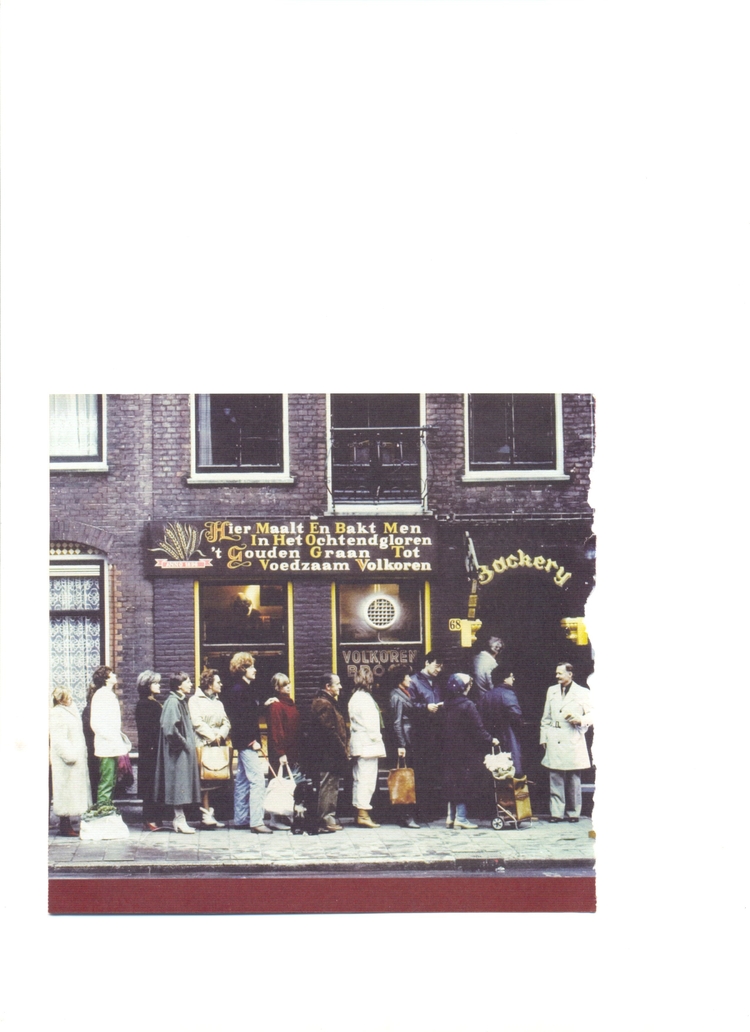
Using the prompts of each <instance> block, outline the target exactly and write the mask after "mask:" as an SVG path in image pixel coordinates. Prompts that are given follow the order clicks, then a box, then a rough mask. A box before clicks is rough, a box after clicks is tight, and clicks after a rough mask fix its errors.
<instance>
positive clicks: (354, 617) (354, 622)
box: [338, 581, 422, 662]
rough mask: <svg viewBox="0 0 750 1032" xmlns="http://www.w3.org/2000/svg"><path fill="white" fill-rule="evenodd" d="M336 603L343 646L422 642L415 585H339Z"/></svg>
mask: <svg viewBox="0 0 750 1032" xmlns="http://www.w3.org/2000/svg"><path fill="white" fill-rule="evenodd" d="M338 600H339V642H340V644H342V645H355V644H357V645H360V644H364V643H372V644H377V643H380V642H383V643H389V644H391V643H393V644H402V643H403V644H408V643H420V642H421V641H422V587H421V585H420V584H419V583H418V582H417V581H405V582H403V583H400V584H340V585H339V588H338ZM396 662H398V660H396Z"/></svg>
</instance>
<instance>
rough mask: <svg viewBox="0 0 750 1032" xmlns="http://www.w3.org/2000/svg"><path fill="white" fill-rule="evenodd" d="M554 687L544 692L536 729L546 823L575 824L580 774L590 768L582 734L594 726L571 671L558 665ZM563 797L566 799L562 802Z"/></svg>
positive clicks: (583, 690) (587, 701)
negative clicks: (544, 775)
mask: <svg viewBox="0 0 750 1032" xmlns="http://www.w3.org/2000/svg"><path fill="white" fill-rule="evenodd" d="M555 677H556V678H557V684H553V685H552V687H551V688H548V689H547V700H546V702H545V705H544V714H543V716H542V724H541V729H540V738H539V740H540V742H541V743H542V745H543V746H544V758H543V760H542V765H543V766H544V767H547V768H548V769H549V794H550V800H549V810H550V821H552V823H553V824H554V823H557V822H559V821H561V820H562V819H563V815H564V816H565V820H566V821H571V822H572V823H576V822H577V821H578V819H579V817H580V816H581V775H580V771H582V770H586V769H587V768H588V767H590V766H591V760H590V759H589V750H588V746H587V745H586V731H587V730H588V728H590V727H591V725H592V724H593V723H594V719H593V717H592V715H591V702H590V699H591V692H590V691H589V689H588V688H583V687H582V686H581V685H580V684H576V683H575V682H574V681H573V667H572V666H571V665H570V663H560V664H559V665H558V667H557V670H556V671H555ZM566 797H567V798H566Z"/></svg>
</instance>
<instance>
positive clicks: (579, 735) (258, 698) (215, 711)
mask: <svg viewBox="0 0 750 1032" xmlns="http://www.w3.org/2000/svg"><path fill="white" fill-rule="evenodd" d="M501 649H502V642H501V641H500V639H499V638H494V639H490V646H489V650H488V652H487V655H486V656H485V657H484V658H482V659H481V661H478V663H477V666H478V667H479V669H480V672H481V676H482V678H483V679H484V680H483V684H484V688H483V690H479V689H478V687H477V685H476V682H475V679H474V677H472V676H471V675H469V674H466V673H460V672H459V673H454V674H452V675H451V676H450V677H448V679H447V681H446V682H445V684H444V686H442V687H441V685H440V683H439V677H440V674H441V672H442V669H443V666H444V659H443V657H442V656H441V655H440V654H439V653H437V652H430V653H428V654H427V655H426V656H425V659H424V664H423V666H422V668H421V669H420V670H418V671H416V672H412V671H411V670H410V668H409V667H407V666H404V665H401V666H394V667H393V668H392V669H391V670H390V672H389V679H390V681H389V685H388V696H387V706H385V707H384V708H383V709H381V706H380V705H379V703H378V701H376V699H375V697H374V695H373V691H372V688H373V685H372V678H369V679H367V678H362V679H361V680H359V681H358V682H357V683H356V684H355V690H354V691H353V693H352V694H351V697H350V699H349V702H348V705H347V707H346V710H344V708H343V706H342V705H341V704H340V695H341V688H342V686H341V680H340V678H339V677H338V675H337V674H335V673H333V672H329V673H326V674H325V675H323V677H322V678H321V681H320V687H319V690H318V692H317V694H316V696H315V698H314V699H313V700H312V704H311V707H310V714H309V717H310V719H309V726H308V728H307V733H306V735H305V736H304V737H303V734H302V722H301V719H300V713H299V710H298V708H297V706H296V704H295V702H294V699H293V697H292V694H293V687H292V684H291V681H290V679H289V677H288V676H287V675H286V674H284V673H277V674H275V675H274V676H273V678H272V679H271V683H270V685H268V686H266V685H259V684H256V675H257V670H256V667H255V660H254V657H253V655H252V654H251V653H250V652H244V651H243V652H238V653H236V654H235V655H234V656H233V657H232V659H231V661H230V673H231V674H232V676H233V678H234V683H233V685H232V687H231V688H230V689H229V690H228V691H227V692H226V693H223V685H222V681H221V677H220V675H219V672H218V671H217V670H214V669H206V670H204V671H203V673H202V674H201V677H200V682H199V685H198V686H197V687H196V689H195V692H193V683H192V680H191V677H190V675H189V674H188V673H187V672H185V671H180V672H177V673H174V674H172V676H171V677H170V681H169V688H170V691H169V694H168V695H167V696H166V698H165V699H164V700H163V701H162V691H161V675H160V674H159V673H157V672H156V671H153V670H145V671H144V672H143V673H142V674H140V675H139V677H138V682H137V687H138V695H139V699H138V703H137V706H136V712H135V719H136V727H137V730H138V749H139V764H138V788H139V794H140V795H141V798H142V800H143V815H142V819H143V829H144V831H150V832H156V831H161V830H167V829H165V828H164V824H163V822H166V821H170V822H171V828H172V830H173V831H175V832H177V833H180V834H194V833H195V828H194V827H192V826H191V824H190V823H189V822H188V816H187V815H186V813H185V809H186V807H189V808H192V809H193V812H196V811H197V812H200V814H201V818H200V825H201V827H202V828H204V829H206V830H209V829H215V828H221V827H224V826H225V823H224V822H222V821H219V820H218V819H217V818H216V815H215V812H214V807H212V806H211V805H210V794H211V792H212V791H215V790H216V789H217V788H219V787H220V786H221V785H222V784H227V782H229V781H231V782H232V793H233V817H234V819H233V822H232V823H233V827H234V828H247V829H249V830H250V831H251V832H253V833H255V834H271V833H272V831H274V830H288V829H289V828H290V827H291V824H292V821H291V818H290V817H289V816H288V815H286V817H279V816H278V815H274V814H271V815H270V817H269V819H268V821H267V819H266V812H265V806H264V800H265V793H266V778H267V775H268V773H269V767H270V774H271V776H276V775H277V774H284V773H285V774H286V776H287V777H290V778H293V779H295V778H296V779H297V780H299V781H302V780H303V779H304V780H305V781H306V783H308V784H311V785H313V786H314V794H313V801H314V806H315V809H316V811H317V812H316V814H315V817H316V818H317V827H316V830H317V831H318V832H319V833H328V834H331V833H334V832H336V831H341V830H342V829H343V825H342V823H341V820H340V818H339V815H338V812H337V811H338V807H339V799H340V794H341V789H342V785H343V784H344V780H345V779H346V778H347V777H348V775H351V784H352V796H351V805H352V807H353V809H354V811H355V819H354V823H355V825H356V826H357V827H360V828H378V827H380V824H379V823H378V822H376V821H375V820H374V819H373V816H372V810H373V798H374V796H375V793H376V789H377V782H378V770H379V768H380V765H381V761H382V760H383V759H385V758H386V757H390V759H391V760H392V761H393V764H394V765H402V764H403V765H404V766H407V767H409V768H411V769H413V771H414V779H415V796H416V801H415V803H414V804H411V803H407V804H406V805H402V806H394V807H392V812H391V816H392V818H393V819H395V820H396V821H397V822H398V823H400V824H401V825H402V826H403V827H405V828H409V829H415V830H416V829H419V828H420V827H422V825H423V824H425V823H429V822H431V821H434V820H436V819H440V820H442V818H443V816H444V817H445V826H446V827H447V828H449V829H455V830H472V829H475V828H477V827H478V825H477V824H476V823H474V822H473V821H472V820H471V818H470V817H469V815H468V807H469V806H470V805H472V803H473V802H474V801H475V800H476V792H475V789H476V786H477V784H478V783H479V782H480V781H481V779H482V778H483V777H486V771H485V770H484V769H483V757H484V755H485V754H486V753H488V752H490V751H491V750H493V749H500V750H501V751H503V752H507V753H510V755H511V757H512V761H513V766H514V768H515V774H516V776H517V777H518V776H520V775H521V774H522V773H523V769H524V763H523V757H522V751H521V741H520V734H519V733H520V729H521V728H522V727H523V726H524V723H525V721H524V718H523V713H522V710H521V706H520V704H519V701H518V696H517V694H516V692H515V690H514V681H515V678H514V674H513V671H512V669H510V666H509V665H508V664H507V663H505V662H503V660H502V658H498V655H499V653H500V651H501ZM482 655H483V654H480V656H482ZM555 676H556V684H554V685H552V686H551V687H550V688H549V689H548V691H547V697H546V703H545V708H544V713H543V716H542V720H541V727H540V741H541V744H542V745H543V747H544V751H545V754H544V758H543V759H542V761H541V762H542V764H543V766H545V767H546V768H548V770H549V772H550V814H551V817H550V820H551V821H552V822H558V821H561V820H563V819H564V820H568V821H572V822H575V821H577V820H578V819H579V817H580V813H581V778H580V771H581V770H583V769H585V768H588V767H590V765H591V761H590V759H589V755H588V748H587V745H586V731H587V729H588V728H589V727H590V726H591V725H592V723H593V718H592V713H591V704H590V692H589V689H587V688H584V687H582V686H580V685H577V684H576V683H575V682H574V680H573V668H572V666H571V665H570V664H569V663H561V664H559V665H558V667H557V669H556V674H555ZM487 685H489V686H487ZM116 688H117V675H116V674H115V672H114V671H113V670H112V669H111V668H110V667H106V666H102V667H98V668H97V669H96V670H95V671H94V673H93V675H92V692H91V694H90V705H89V706H87V709H86V710H85V711H84V719H83V721H82V719H81V717H79V715H78V711H77V709H76V707H75V706H74V705H73V703H72V699H71V695H70V693H69V692H68V691H67V690H66V689H64V688H56V689H55V691H54V692H53V708H52V712H51V716H50V762H51V773H52V786H53V808H54V811H55V813H56V814H57V815H58V816H59V817H60V834H61V835H75V834H77V832H76V831H75V829H74V828H73V827H72V823H71V818H72V817H75V816H80V815H81V814H82V813H84V812H85V811H86V810H87V809H89V807H90V806H91V803H92V789H91V784H92V779H91V777H90V773H89V771H90V760H91V755H90V753H91V751H92V750H91V749H88V748H87V740H86V734H85V732H86V726H85V724H86V723H87V722H88V723H90V731H91V735H92V736H93V740H92V745H93V753H94V757H95V760H96V773H97V775H98V786H97V790H96V806H97V807H98V808H101V807H105V808H106V807H108V806H111V804H112V797H113V792H114V788H115V784H116V780H117V771H118V763H119V762H120V759H121V758H123V757H124V758H125V759H126V760H127V755H128V753H129V752H130V748H131V746H130V741H129V739H128V738H127V736H126V735H125V734H124V732H123V731H122V727H121V716H120V704H119V699H118V698H117V691H116ZM381 698H382V696H381ZM347 718H348V719H347ZM262 724H265V725H266V728H267V734H266V748H267V752H266V749H264V742H263V735H262V732H261V725H262ZM212 747H220V748H221V749H223V753H222V755H226V756H228V760H227V761H226V762H227V769H226V772H225V774H223V775H222V777H225V778H226V780H225V781H222V780H217V779H216V778H215V775H211V771H208V770H206V769H205V768H204V770H203V773H204V775H206V776H204V778H203V779H202V778H201V759H200V758H201V755H202V750H203V749H211V748H212ZM233 750H234V752H236V769H235V770H234V772H233V771H232V760H231V758H232V752H233ZM128 763H129V761H128ZM209 775H211V776H209ZM308 802H309V800H308ZM480 805H481V804H480Z"/></svg>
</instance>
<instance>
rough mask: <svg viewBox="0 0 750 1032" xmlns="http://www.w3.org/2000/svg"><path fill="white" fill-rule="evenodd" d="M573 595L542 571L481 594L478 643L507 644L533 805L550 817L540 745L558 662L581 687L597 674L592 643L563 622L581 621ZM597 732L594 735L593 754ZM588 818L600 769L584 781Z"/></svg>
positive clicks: (517, 573) (518, 574)
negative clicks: (488, 640) (496, 638)
mask: <svg viewBox="0 0 750 1032" xmlns="http://www.w3.org/2000/svg"><path fill="white" fill-rule="evenodd" d="M570 605H571V602H570V596H569V595H568V594H567V593H566V592H565V591H564V590H563V589H561V588H559V587H558V586H557V585H556V584H555V583H554V582H553V581H552V580H551V579H547V578H544V577H540V576H539V575H538V573H537V571H534V570H525V569H516V570H507V571H505V572H504V573H503V574H502V576H501V577H497V578H495V580H494V581H493V582H492V583H491V584H488V585H486V586H485V587H483V588H481V589H480V595H479V608H478V613H477V615H478V616H479V618H480V619H481V621H482V627H481V631H480V633H479V637H478V640H477V645H478V647H479V648H481V647H482V645H483V644H484V642H485V641H486V638H487V637H488V636H489V635H494V634H496V635H499V637H500V638H502V640H503V642H504V648H503V651H502V653H501V656H500V659H501V661H503V662H504V661H507V662H508V663H509V664H510V666H511V667H512V670H513V673H514V675H515V685H514V688H515V691H516V694H517V696H518V701H519V704H520V706H521V709H522V711H523V715H524V718H525V721H526V726H525V727H524V728H523V729H522V734H521V739H522V742H521V744H522V749H523V757H524V768H525V771H526V773H527V774H528V776H529V778H530V779H531V780H533V781H534V782H535V785H534V787H533V788H532V805H534V808H535V812H541V813H546V812H548V807H549V794H548V784H549V781H548V774H547V772H546V769H545V768H544V767H543V766H542V764H541V759H542V756H543V749H542V747H541V746H540V745H539V723H540V721H541V718H542V714H543V712H544V702H545V699H546V695H547V689H548V688H549V686H550V685H552V684H554V683H555V668H556V667H557V664H558V663H571V664H572V665H573V677H574V679H575V681H576V682H577V683H578V684H581V685H584V686H588V677H589V675H590V674H591V672H592V670H593V661H592V650H591V645H590V644H589V643H587V644H585V645H580V644H577V643H576V641H575V640H572V639H571V638H570V637H568V635H569V633H570V632H569V629H568V627H566V626H564V625H563V624H562V621H563V620H565V619H569V618H571V617H575V616H578V615H582V614H579V613H577V612H575V613H573V612H569V611H568V609H569V607H570ZM592 739H593V731H590V732H589V735H588V741H589V749H591V742H592ZM583 782H584V785H585V786H586V789H585V792H584V814H590V812H591V802H592V800H591V797H592V794H593V782H594V769H593V768H592V769H591V770H590V771H587V772H586V773H585V774H584V776H583Z"/></svg>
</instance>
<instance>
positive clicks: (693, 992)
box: [0, 0, 750, 1032]
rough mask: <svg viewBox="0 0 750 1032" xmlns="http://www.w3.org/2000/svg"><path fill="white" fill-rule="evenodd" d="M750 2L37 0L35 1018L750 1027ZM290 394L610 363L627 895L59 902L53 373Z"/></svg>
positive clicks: (27, 440)
mask: <svg viewBox="0 0 750 1032" xmlns="http://www.w3.org/2000/svg"><path fill="white" fill-rule="evenodd" d="M747 30H748V24H747V8H746V5H745V4H742V3H731V2H721V0H713V2H711V3H708V2H690V0H687V2H680V3H676V2H671V0H669V2H667V0H649V2H648V3H644V2H631V3H623V2H619V0H613V2H603V0H600V2H598V3H594V2H591V0H580V2H573V0H549V2H539V0H493V2H485V0H456V2H452V0H418V2H412V0H322V2H321V0H266V2H254V0H245V2H243V3H235V2H231V0H224V2H221V0H217V2H215V3H211V4H209V3H195V2H191V0H182V2H180V3H176V2H167V0H148V2H138V0H131V2H129V3H127V4H125V3H115V2H112V0H95V2H88V3H87V2H73V0H55V2H41V0H4V3H3V9H2V50H3V53H2V66H3V88H2V101H1V103H2V133H3V147H2V152H3V153H2V164H3V169H2V206H3V211H2V222H3V229H2V250H3V254H2V259H3V260H2V277H3V314H2V323H3V325H2V331H3V382H2V388H3V413H2V416H3V433H2V449H3V453H2V463H3V466H2V469H3V490H2V533H3V570H2V576H3V595H2V618H3V626H2V657H1V660H0V662H1V664H2V692H3V709H2V713H3V719H2V736H3V747H2V751H1V753H0V756H1V760H2V764H3V770H2V778H3V782H2V783H3V788H4V792H3V796H4V807H3V809H4V814H3V818H4V819H3V832H4V834H3V843H4V844H3V846H2V849H1V852H2V862H3V878H4V880H3V883H2V884H3V888H2V916H3V918H4V927H5V928H6V934H5V936H4V937H3V938H4V941H5V944H6V947H7V948H6V951H5V959H4V966H5V970H4V973H5V974H6V976H8V977H7V979H6V988H5V993H4V998H3V1009H4V1011H5V1017H6V1020H7V1022H8V1028H20V1027H22V1026H23V1027H32V1028H35V1027H39V1023H40V1022H49V1024H50V1025H51V1026H52V1025H54V1026H55V1027H56V1028H58V1029H60V1030H61V1032H67V1030H69V1029H70V1030H73V1029H75V1030H81V1029H84V1030H88V1029H92V1030H93V1029H98V1028H103V1027H106V1028H107V1029H109V1030H111V1032H121V1030H123V1032H124V1030H125V1029H128V1030H130V1029H131V1028H135V1029H139V1030H143V1032H151V1030H157V1029H159V1030H163V1029H172V1028H180V1029H184V1030H186V1032H188V1030H189V1032H192V1030H193V1029H196V1030H198V1029H201V1030H204V1029H205V1028H206V1027H210V1026H211V1025H215V1024H218V1023H226V1022H231V1023H235V1022H237V1021H238V1020H241V1021H242V1024H247V1025H248V1026H251V1025H252V1026H255V1027H258V1026H259V1025H262V1026H263V1027H264V1028H273V1027H278V1026H280V1025H281V1026H285V1027H290V1028H291V1027H294V1028H298V1029H302V1030H304V1032H318V1030H326V1032H328V1030H338V1029H347V1030H350V1029H353V1030H356V1032H374V1030H376V1029H377V1030H379V1032H380V1030H389V1032H390V1030H393V1032H401V1030H405V1029H409V1030H410V1032H449V1030H450V1032H456V1030H460V1032H463V1030H467V1032H485V1030H495V1029H497V1028H503V1029H507V1030H508V1032H671V1030H679V1032H693V1030H696V1032H697V1030H699V1029H700V1030H703V1029H721V1030H722V1032H730V1030H733V1029H739V1028H745V1027H746V1025H747V1007H746V1003H745V994H744V978H745V970H746V958H745V955H744V954H745V935H744V934H741V932H742V933H746V931H747V922H746V913H747V909H746V906H747V890H746V879H745V878H744V877H741V875H744V873H745V871H746V853H745V849H744V843H745V842H746V839H747V823H746V822H747V808H746V807H744V806H743V805H741V804H740V801H739V799H738V798H737V789H738V786H739V773H740V772H739V759H740V757H742V759H743V760H744V759H745V757H746V735H743V734H742V728H743V722H744V716H745V708H746V707H745V704H744V697H745V694H746V692H745V690H744V679H745V671H744V669H743V667H742V665H741V664H740V663H739V662H737V660H738V659H739V656H740V648H739V647H738V646H740V644H741V643H742V644H744V642H745V641H746V639H747V632H746V621H745V609H746V607H745V606H744V599H745V597H746V594H747V588H746V585H747V583H748V557H747V552H746V545H745V542H746V515H745V507H744V482H745V480H746V469H747V457H746V452H743V451H742V450H741V447H740V446H741V443H744V439H746V434H745V433H744V429H745V422H746V420H745V407H746V403H745V404H743V402H744V395H745V390H744V376H743V373H742V369H743V364H742V361H741V355H742V352H743V351H744V348H746V345H747V329H748V320H747V304H746V291H747V279H748V271H749V270H748V264H749V263H748V190H747V184H748V181H749V179H750V177H749V173H750V169H749V168H748V164H749V162H748V149H747V138H748V132H747V97H748V86H749V85H750V84H749V83H748V72H747V65H748V62H747V52H748V42H749V41H748V31H747ZM269 388H271V389H279V390H281V389H284V390H291V391H300V390H302V391H326V390H331V389H338V390H342V389H346V390H361V391H369V390H377V391H382V390H392V391H405V390H425V391H440V390H450V391H463V390H480V391H481V390H487V391H493V390H502V391H506V390H507V391H524V390H534V391H539V390H540V391H592V392H593V393H595V395H596V397H597V404H598V427H597V431H598V437H597V454H596V465H595V470H594V486H593V490H592V496H591V501H592V503H593V504H594V505H595V506H596V509H597V516H596V530H597V532H598V535H599V549H600V555H599V560H598V585H597V588H596V590H595V592H594V595H593V596H592V599H591V603H590V611H589V627H590V633H591V636H592V639H593V642H594V646H595V649H596V662H597V670H596V674H595V676H594V678H593V679H592V682H591V683H592V687H593V688H594V689H595V692H596V702H597V714H598V724H597V736H596V759H597V764H598V787H597V800H596V810H595V819H596V828H597V832H598V839H597V853H598V893H599V909H598V913H597V914H596V915H580V914H579V915H565V914H561V915H535V914H483V915H462V914H428V915H409V916H405V915H401V916H399V915H366V916H357V915H348V916H346V915H337V916H328V917H321V916H319V917H293V916H275V917H271V916H268V917H251V916H238V917H230V918H218V917H217V918H212V917H204V918H189V917H149V918H147V917H138V918H135V917H98V918H88V917H55V918H51V917H48V916H47V915H46V853H45V847H46V830H47V829H46V777H47V774H46V759H45V753H46V740H45V731H44V729H45V728H46V694H47V689H46V684H45V682H46V664H47V660H46V648H47V646H46V636H45V627H46V619H47V614H46V608H45V607H46V591H45V574H46V551H47V547H46V542H47V519H48V496H47V491H48V483H47V474H46V454H47V437H46V432H47V427H46V420H47V394H48V393H50V392H66V391H95V392H113V393H115V392H116V393H119V392H130V391H188V390H207V391H216V390H240V391H242V390H247V391H255V390H266V389H269ZM744 651H745V650H744V649H743V650H742V653H743V656H742V658H744ZM40 682H41V683H40ZM456 890H457V892H458V891H460V883H458V882H457V883H456ZM203 934H205V937H206V940H207V941H208V942H209V943H213V944H214V947H213V948H209V949H201V945H200V943H201V936H202V935H203ZM212 957H218V958H220V959H218V960H216V961H213V960H212V959H211V958H212ZM311 958H314V960H311ZM388 972H395V973H396V974H389V973H388ZM385 987H388V989H387V991H386V988H385ZM241 1015H244V1017H242V1018H241V1017H240V1016H241Z"/></svg>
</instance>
